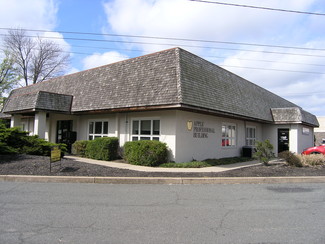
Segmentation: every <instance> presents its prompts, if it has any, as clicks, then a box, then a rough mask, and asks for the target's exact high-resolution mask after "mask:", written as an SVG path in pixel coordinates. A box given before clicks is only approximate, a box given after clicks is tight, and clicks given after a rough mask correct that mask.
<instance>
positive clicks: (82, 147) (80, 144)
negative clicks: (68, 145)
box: [72, 140, 89, 157]
mask: <svg viewBox="0 0 325 244" xmlns="http://www.w3.org/2000/svg"><path fill="white" fill-rule="evenodd" d="M88 142H89V141H84V140H82V141H76V142H75V143H73V144H72V154H74V155H78V156H81V157H85V156H86V147H87V143H88Z"/></svg>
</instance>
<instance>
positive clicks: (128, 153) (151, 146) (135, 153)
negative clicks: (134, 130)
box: [124, 141, 168, 166]
mask: <svg viewBox="0 0 325 244" xmlns="http://www.w3.org/2000/svg"><path fill="white" fill-rule="evenodd" d="M124 159H125V160H126V161H128V162H129V163H130V164H134V165H142V166H158V165H160V164H163V163H166V162H167V159H168V154H167V145H166V143H162V142H159V141H130V142H126V143H125V144H124Z"/></svg>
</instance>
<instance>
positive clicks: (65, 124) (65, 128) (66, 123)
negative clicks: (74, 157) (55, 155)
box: [56, 120, 77, 152]
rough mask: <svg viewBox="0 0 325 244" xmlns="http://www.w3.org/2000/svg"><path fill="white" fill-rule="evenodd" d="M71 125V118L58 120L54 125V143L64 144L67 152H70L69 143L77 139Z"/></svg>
mask: <svg viewBox="0 0 325 244" xmlns="http://www.w3.org/2000/svg"><path fill="white" fill-rule="evenodd" d="M72 126H73V121H72V120H58V122H57V127H56V128H57V129H56V131H57V133H56V143H64V144H66V145H67V149H68V151H69V152H71V145H72V144H73V143H74V142H75V141H76V139H77V135H76V132H73V131H72V128H73V127H72Z"/></svg>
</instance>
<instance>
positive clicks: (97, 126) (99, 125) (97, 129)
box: [95, 122, 102, 134]
mask: <svg viewBox="0 0 325 244" xmlns="http://www.w3.org/2000/svg"><path fill="white" fill-rule="evenodd" d="M95 134H102V122H95Z"/></svg>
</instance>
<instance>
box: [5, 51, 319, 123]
mask: <svg viewBox="0 0 325 244" xmlns="http://www.w3.org/2000/svg"><path fill="white" fill-rule="evenodd" d="M39 91H43V92H47V93H51V94H53V93H57V94H66V95H71V96H73V99H72V105H71V113H80V112H87V111H100V110H103V111H107V110H114V109H115V110H116V109H121V108H137V107H138V108H140V107H152V106H175V107H182V106H190V107H193V108H196V109H198V110H200V109H209V110H211V111H214V112H216V113H218V112H219V113H223V114H229V115H232V116H241V117H245V118H250V119H257V120H262V121H266V122H273V117H272V113H271V108H288V107H298V106H297V105H295V104H293V103H291V102H289V101H287V100H285V99H283V98H281V97H279V96H277V95H275V94H273V93H271V92H269V91H267V90H265V89H263V88H261V87H259V86H257V85H255V84H253V83H251V82H249V81H247V80H245V79H243V78H241V77H239V76H237V75H235V74H233V73H231V72H229V71H227V70H224V69H222V68H220V67H219V66H217V65H215V64H212V63H210V62H208V61H206V60H204V59H202V58H200V57H198V56H196V55H194V54H192V53H189V52H187V51H185V50H183V49H180V48H173V49H168V50H165V51H161V52H157V53H153V54H150V55H145V56H141V57H137V58H132V59H129V60H125V61H121V62H117V63H113V64H109V65H105V66H101V67H98V68H94V69H90V70H85V71H82V72H78V73H75V74H71V75H66V76H62V77H58V78H54V79H51V80H48V81H45V82H42V83H38V84H35V85H32V86H28V87H24V88H20V89H16V90H14V91H12V93H11V94H10V97H9V98H8V100H7V103H6V104H5V106H4V109H3V111H4V112H7V113H13V112H17V111H22V110H28V109H33V108H34V109H35V108H37V107H35V105H36V101H37V99H38V97H39V95H38V94H39ZM41 94H43V93H41ZM44 94H46V93H44ZM42 96H45V95H42ZM47 96H48V97H51V96H50V95H47ZM52 97H53V96H52ZM51 106H55V105H53V104H52V105H51ZM51 106H50V107H46V106H45V107H43V109H46V108H51ZM305 117H306V119H305V120H306V121H302V122H307V123H310V124H313V123H315V122H314V121H315V120H314V117H315V116H313V115H311V114H308V116H307V115H306V116H305ZM315 119H316V118H315ZM316 121H317V120H316Z"/></svg>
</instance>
